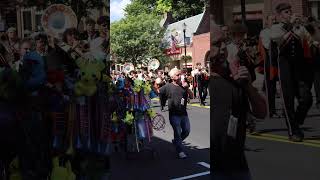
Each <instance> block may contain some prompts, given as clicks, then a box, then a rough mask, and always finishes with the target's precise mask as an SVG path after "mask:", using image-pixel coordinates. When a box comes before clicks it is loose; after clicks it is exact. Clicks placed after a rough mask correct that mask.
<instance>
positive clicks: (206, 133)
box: [111, 76, 320, 180]
mask: <svg viewBox="0 0 320 180" xmlns="http://www.w3.org/2000/svg"><path fill="white" fill-rule="evenodd" d="M261 85H262V82H261V76H258V80H257V81H256V82H255V86H256V87H258V88H259V89H261ZM154 105H155V106H157V105H158V103H155V104H154ZM208 105H209V102H208ZM276 106H277V109H278V113H279V114H281V112H282V108H281V101H280V99H279V98H278V99H277V104H276ZM157 110H158V112H159V108H158V107H157ZM188 112H189V117H190V122H191V134H190V136H189V137H188V138H187V139H186V147H187V153H188V155H189V158H188V159H185V160H180V159H177V158H176V156H175V151H174V147H173V146H172V144H171V140H172V138H173V132H172V130H171V126H170V124H169V122H168V112H159V113H161V114H163V115H164V117H165V119H166V122H167V125H166V128H165V130H164V131H160V132H155V136H154V137H153V139H152V142H151V144H150V146H151V147H153V148H154V149H155V150H156V151H157V152H158V156H157V158H156V159H153V158H152V155H151V154H150V153H147V152H141V153H138V154H137V155H136V156H135V157H134V158H133V159H131V160H126V159H125V156H124V154H123V153H116V154H115V155H113V156H112V159H111V179H112V180H118V179H121V180H149V179H152V180H172V179H173V180H183V179H192V180H209V179H210V175H209V174H208V173H209V172H208V171H209V167H208V164H210V139H209V137H210V115H209V106H206V107H203V106H200V105H199V104H198V102H196V100H193V101H192V104H191V105H190V106H189V107H188ZM302 128H303V130H304V132H305V140H304V142H300V143H294V142H291V141H289V140H288V136H287V128H286V125H285V120H284V118H281V117H280V118H271V119H265V120H257V126H256V130H257V132H258V134H257V135H249V134H248V135H247V141H246V151H245V152H246V155H247V160H248V164H249V168H250V171H251V174H252V178H253V180H319V179H320V171H319V167H320V110H318V109H316V108H315V106H313V107H312V108H311V109H310V111H309V113H308V117H307V119H306V121H305V124H304V125H303V126H302ZM199 162H200V164H199ZM212 168H213V167H212ZM197 175H198V176H197Z"/></svg>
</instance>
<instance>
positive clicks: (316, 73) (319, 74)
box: [314, 69, 320, 103]
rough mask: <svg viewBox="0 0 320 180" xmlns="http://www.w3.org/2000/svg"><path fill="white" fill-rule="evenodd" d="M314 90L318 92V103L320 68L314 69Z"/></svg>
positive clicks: (319, 100)
mask: <svg viewBox="0 0 320 180" xmlns="http://www.w3.org/2000/svg"><path fill="white" fill-rule="evenodd" d="M314 91H315V93H316V103H320V70H318V69H317V70H315V71H314Z"/></svg>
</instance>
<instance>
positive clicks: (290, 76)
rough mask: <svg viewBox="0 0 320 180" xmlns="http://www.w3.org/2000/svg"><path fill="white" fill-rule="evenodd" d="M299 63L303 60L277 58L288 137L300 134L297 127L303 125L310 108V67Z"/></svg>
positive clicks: (311, 81)
mask: <svg viewBox="0 0 320 180" xmlns="http://www.w3.org/2000/svg"><path fill="white" fill-rule="evenodd" d="M299 61H300V62H299ZM301 61H303V60H301V59H300V60H298V59H289V58H287V57H281V56H280V58H279V70H280V71H279V79H280V80H279V81H280V86H281V93H282V99H283V104H284V105H285V114H286V117H287V118H286V124H287V126H288V130H289V131H288V133H289V135H290V136H291V135H293V134H297V133H300V132H301V130H300V127H299V126H300V125H302V124H303V123H304V120H305V118H306V116H307V113H308V111H309V109H310V107H311V106H312V94H311V88H312V84H313V71H312V65H311V64H307V63H306V62H304V63H301ZM289 62H290V63H289ZM297 62H299V63H297ZM295 98H297V100H298V106H297V108H296V109H295V105H294V102H295Z"/></svg>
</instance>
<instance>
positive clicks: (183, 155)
mask: <svg viewBox="0 0 320 180" xmlns="http://www.w3.org/2000/svg"><path fill="white" fill-rule="evenodd" d="M179 158H180V159H185V158H187V155H186V153H184V152H180V153H179Z"/></svg>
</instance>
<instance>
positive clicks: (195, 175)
mask: <svg viewBox="0 0 320 180" xmlns="http://www.w3.org/2000/svg"><path fill="white" fill-rule="evenodd" d="M197 164H199V165H201V166H204V167H206V168H209V169H210V164H208V163H205V162H198V163H197ZM208 174H210V171H206V172H202V173H197V174H193V175H190V176H184V177H180V178H175V179H171V180H184V179H191V178H195V177H199V176H205V175H208Z"/></svg>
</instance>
